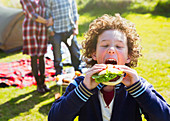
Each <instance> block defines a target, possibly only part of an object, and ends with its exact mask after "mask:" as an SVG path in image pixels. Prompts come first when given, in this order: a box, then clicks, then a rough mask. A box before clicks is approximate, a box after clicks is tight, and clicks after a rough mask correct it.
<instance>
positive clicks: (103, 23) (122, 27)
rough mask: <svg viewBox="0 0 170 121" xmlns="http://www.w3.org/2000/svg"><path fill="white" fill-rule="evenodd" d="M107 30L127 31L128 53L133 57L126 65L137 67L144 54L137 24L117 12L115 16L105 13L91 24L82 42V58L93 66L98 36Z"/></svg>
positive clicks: (89, 65) (88, 64)
mask: <svg viewBox="0 0 170 121" xmlns="http://www.w3.org/2000/svg"><path fill="white" fill-rule="evenodd" d="M105 30H119V31H121V32H123V33H125V35H126V37H127V45H128V55H129V57H130V59H131V61H130V63H128V64H126V65H127V66H129V67H136V66H137V62H138V58H139V57H140V56H141V55H142V54H141V46H140V45H139V41H140V38H139V35H138V34H137V32H136V28H135V25H134V24H133V23H131V22H130V21H128V20H126V19H125V18H122V17H121V16H120V15H119V14H115V16H109V15H107V14H104V15H103V16H102V17H99V18H98V19H95V20H94V21H93V22H92V23H91V24H90V26H89V30H88V31H87V33H86V34H85V38H86V39H85V40H84V41H83V42H82V47H83V56H82V59H83V60H84V61H85V62H86V63H87V66H88V67H91V66H93V65H94V64H96V63H97V62H96V61H95V60H93V59H92V53H93V52H95V51H96V45H97V40H98V36H99V35H100V34H102V33H103V32H104V31H105Z"/></svg>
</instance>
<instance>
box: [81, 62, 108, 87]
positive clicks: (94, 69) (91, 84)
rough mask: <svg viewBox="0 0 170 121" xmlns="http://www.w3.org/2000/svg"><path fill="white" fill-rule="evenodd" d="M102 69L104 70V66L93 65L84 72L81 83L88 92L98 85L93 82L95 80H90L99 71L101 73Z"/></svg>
mask: <svg viewBox="0 0 170 121" xmlns="http://www.w3.org/2000/svg"><path fill="white" fill-rule="evenodd" d="M104 69H106V65H105V64H95V65H94V66H93V67H92V68H90V69H89V70H88V71H87V72H86V74H85V78H84V81H83V83H84V85H85V86H86V87H87V88H88V89H90V90H92V89H94V88H96V87H97V85H98V84H99V83H97V82H95V80H94V79H92V75H93V74H95V73H99V72H100V71H102V70H104Z"/></svg>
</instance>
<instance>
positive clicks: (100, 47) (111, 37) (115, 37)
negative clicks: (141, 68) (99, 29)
mask: <svg viewBox="0 0 170 121" xmlns="http://www.w3.org/2000/svg"><path fill="white" fill-rule="evenodd" d="M92 58H93V59H94V60H96V61H97V63H98V64H103V63H104V64H114V65H115V64H116V65H125V63H129V62H130V59H129V58H128V46H127V38H126V36H125V34H124V33H122V32H120V31H118V30H106V31H104V32H103V33H102V34H101V35H99V37H98V40H97V45H96V52H95V53H93V54H92Z"/></svg>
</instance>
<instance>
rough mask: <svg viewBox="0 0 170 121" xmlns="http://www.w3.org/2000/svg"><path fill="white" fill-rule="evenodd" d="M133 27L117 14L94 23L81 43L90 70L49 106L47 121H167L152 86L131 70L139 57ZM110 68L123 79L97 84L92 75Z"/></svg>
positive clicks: (166, 108)
mask: <svg viewBox="0 0 170 121" xmlns="http://www.w3.org/2000/svg"><path fill="white" fill-rule="evenodd" d="M139 41H140V38H139V36H138V34H137V32H136V29H135V27H134V25H133V24H132V23H131V22H129V21H127V20H126V19H124V18H122V17H121V16H120V15H119V14H116V15H115V16H114V17H113V16H109V15H103V16H102V17H100V18H98V19H96V20H94V21H93V22H92V23H91V24H90V27H89V30H88V32H87V34H86V40H85V41H84V42H83V49H84V52H83V57H84V60H85V61H86V63H87V65H88V66H89V67H91V68H90V69H89V70H88V71H87V72H86V75H85V76H84V77H82V76H81V77H78V78H76V79H75V80H74V81H73V82H72V83H71V84H70V85H69V86H68V87H67V89H66V92H65V94H64V95H63V96H62V97H61V98H60V99H58V100H57V101H56V102H54V104H53V105H52V108H51V110H50V112H49V117H48V120H49V121H73V120H74V118H75V117H76V116H79V121H141V120H142V118H141V114H144V115H145V118H146V119H147V120H150V121H170V107H169V105H168V104H167V103H166V101H165V100H164V99H163V97H162V96H161V95H160V94H158V93H157V92H156V91H155V90H154V88H153V87H152V85H151V84H149V83H148V82H147V81H146V80H145V79H143V78H142V77H139V76H138V74H137V72H136V71H135V70H134V69H132V68H131V67H135V66H137V61H138V58H139V57H140V56H141V53H140V50H141V47H140V46H139V44H138V42H139ZM107 64H113V65H114V66H115V67H116V68H119V69H121V70H123V72H124V73H126V76H125V77H124V79H123V80H122V82H121V83H120V84H117V85H115V86H108V85H103V84H102V83H96V82H95V80H94V79H92V75H94V74H96V73H99V72H101V71H102V70H104V69H106V68H107Z"/></svg>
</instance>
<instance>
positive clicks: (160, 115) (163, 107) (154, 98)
mask: <svg viewBox="0 0 170 121" xmlns="http://www.w3.org/2000/svg"><path fill="white" fill-rule="evenodd" d="M126 90H127V91H128V92H129V94H130V95H132V97H133V98H134V99H135V100H136V101H137V102H138V104H139V106H140V108H141V110H142V113H143V114H144V115H145V118H146V119H148V120H149V121H150V120H151V121H170V106H169V105H168V104H167V102H166V101H165V100H164V98H163V97H162V96H161V95H160V94H159V93H158V92H157V91H156V90H155V89H154V88H153V86H152V85H151V84H149V83H148V82H147V81H146V80H144V79H143V78H140V80H139V81H138V82H136V83H134V84H133V85H131V86H130V87H128V88H126Z"/></svg>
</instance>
